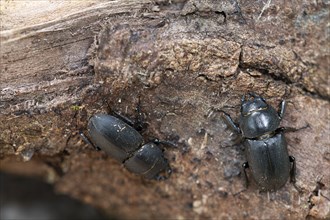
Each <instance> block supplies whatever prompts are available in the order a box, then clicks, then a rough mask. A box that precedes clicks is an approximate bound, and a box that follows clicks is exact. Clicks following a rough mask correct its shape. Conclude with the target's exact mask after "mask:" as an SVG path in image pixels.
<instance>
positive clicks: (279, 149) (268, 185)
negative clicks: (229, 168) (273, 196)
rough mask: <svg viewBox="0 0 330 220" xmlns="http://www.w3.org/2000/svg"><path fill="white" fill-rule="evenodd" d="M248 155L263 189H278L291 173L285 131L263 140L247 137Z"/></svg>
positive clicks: (255, 175) (255, 178)
mask: <svg viewBox="0 0 330 220" xmlns="http://www.w3.org/2000/svg"><path fill="white" fill-rule="evenodd" d="M244 145H245V147H246V149H245V150H246V157H247V161H248V163H249V167H250V169H251V173H252V176H253V179H254V180H255V181H256V183H257V184H258V185H259V187H260V189H261V190H277V189H278V188H280V187H281V186H283V185H284V184H285V183H286V181H287V179H288V178H289V173H290V160H289V154H288V150H287V144H286V141H285V137H284V134H283V133H278V134H276V135H274V136H273V137H270V138H267V139H263V140H251V139H246V140H245V141H244Z"/></svg>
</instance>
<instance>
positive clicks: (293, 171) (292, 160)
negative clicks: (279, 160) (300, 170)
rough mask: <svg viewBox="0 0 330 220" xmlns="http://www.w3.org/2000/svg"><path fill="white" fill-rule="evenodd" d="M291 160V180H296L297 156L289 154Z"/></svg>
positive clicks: (293, 181)
mask: <svg viewBox="0 0 330 220" xmlns="http://www.w3.org/2000/svg"><path fill="white" fill-rule="evenodd" d="M289 160H290V162H291V163H292V166H291V170H290V182H291V183H295V182H296V158H294V157H293V156H289Z"/></svg>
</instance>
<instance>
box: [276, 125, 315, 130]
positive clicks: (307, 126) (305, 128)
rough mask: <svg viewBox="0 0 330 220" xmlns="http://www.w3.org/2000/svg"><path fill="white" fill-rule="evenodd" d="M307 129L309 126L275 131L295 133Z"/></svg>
mask: <svg viewBox="0 0 330 220" xmlns="http://www.w3.org/2000/svg"><path fill="white" fill-rule="evenodd" d="M309 127H310V125H309V124H307V125H305V126H304V127H301V128H292V127H280V128H278V129H277V130H278V131H280V132H296V131H300V130H302V129H306V128H309Z"/></svg>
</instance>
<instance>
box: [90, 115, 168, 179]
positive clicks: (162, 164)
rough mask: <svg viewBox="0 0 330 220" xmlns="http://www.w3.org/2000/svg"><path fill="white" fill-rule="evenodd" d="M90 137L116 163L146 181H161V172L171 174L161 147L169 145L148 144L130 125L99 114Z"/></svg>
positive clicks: (94, 120)
mask: <svg viewBox="0 0 330 220" xmlns="http://www.w3.org/2000/svg"><path fill="white" fill-rule="evenodd" d="M88 132H89V136H90V137H91V139H92V142H93V143H94V144H95V145H96V146H97V147H100V148H101V149H102V150H104V151H105V152H106V153H107V154H109V155H110V156H111V157H113V158H114V159H116V160H118V161H119V162H121V163H123V164H124V166H125V167H126V168H127V169H128V170H129V171H131V172H133V173H136V174H140V175H142V176H144V177H145V178H147V179H152V178H156V179H160V178H165V176H159V173H160V172H162V171H165V170H166V171H167V172H168V173H170V172H171V168H170V167H169V164H168V161H167V159H166V158H165V157H164V154H163V151H162V149H160V147H159V146H158V145H159V144H160V143H163V144H164V143H165V144H167V143H168V142H165V141H163V142H162V141H159V140H157V139H155V140H154V141H152V142H149V143H145V144H144V141H143V138H142V136H141V134H140V133H139V132H138V131H137V130H136V129H135V128H133V127H132V126H130V125H129V124H128V123H126V122H124V121H123V120H121V119H119V118H117V117H114V116H112V115H106V114H97V115H94V116H92V117H91V118H90V120H89V123H88Z"/></svg>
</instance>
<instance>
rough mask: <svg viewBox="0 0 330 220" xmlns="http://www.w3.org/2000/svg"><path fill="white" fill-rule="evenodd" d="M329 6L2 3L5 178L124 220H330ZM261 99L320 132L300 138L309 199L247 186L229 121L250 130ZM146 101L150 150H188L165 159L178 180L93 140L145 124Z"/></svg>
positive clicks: (292, 138)
mask: <svg viewBox="0 0 330 220" xmlns="http://www.w3.org/2000/svg"><path fill="white" fill-rule="evenodd" d="M328 4H329V3H327V1H316V2H313V3H306V2H305V1H301V2H300V1H294V2H287V1H276V2H274V1H267V2H251V1H234V0H227V1H211V0H205V1H204V0H190V1H184V0H181V1H180V0H177V1H128V0H121V1H94V2H83V3H81V2H80V1H72V2H70V1H68V2H65V3H62V4H60V3H58V2H47V4H46V3H45V2H42V1H36V2H33V3H32V2H24V1H22V2H18V1H8V2H4V3H2V5H1V21H2V22H1V33H0V40H1V64H0V71H1V72H0V131H1V133H0V157H1V170H2V171H5V172H12V173H17V174H24V175H28V176H38V177H41V178H43V179H45V180H47V181H48V182H50V183H52V184H53V185H54V186H55V188H56V190H57V192H60V193H64V194H68V195H70V196H72V197H75V198H77V199H79V200H81V201H83V202H85V203H88V204H91V205H93V206H95V207H97V208H100V209H101V210H103V211H105V212H106V213H107V214H109V215H111V216H115V217H117V218H124V219H126V218H127V219H129V218H139V219H142V218H146V219H151V218H170V219H185V218H188V219H191V218H196V219H204V218H213V219H215V218H217V219H222V218H224V219H227V218H233V219H243V218H248V219H280V218H281V219H302V218H309V219H311V218H321V219H322V218H329V215H330V210H329V207H330V201H329V198H330V190H329V187H330V174H329V163H330V149H329V148H330V144H329V143H330V141H329V107H330V105H329V98H330V91H329V80H328V74H329V72H328V63H329V47H328V46H327V42H328V40H329V39H328V35H327V31H326V30H327V28H328V27H327V22H328V21H327V20H328V16H329V10H328V8H329V7H328V6H329V5H328ZM36 8H38V10H37V11H35V13H32V11H33V10H35V9H36ZM32 9H33V10H32ZM14 10H15V13H13V11H14ZM249 91H254V92H256V93H258V94H260V95H262V96H263V97H265V98H266V99H267V101H268V102H269V103H270V104H272V105H273V106H276V105H278V103H279V102H280V101H281V100H282V99H286V100H287V101H288V103H289V104H288V108H287V111H286V114H285V116H284V119H283V121H282V126H288V127H295V128H299V127H303V126H305V125H307V124H308V125H309V128H306V129H302V130H299V131H297V132H293V133H288V134H286V137H287V141H288V145H289V153H290V155H294V156H295V158H296V160H297V168H298V173H297V186H298V187H299V188H301V189H302V192H298V191H297V190H296V189H295V187H293V185H291V184H289V183H287V184H286V185H285V186H284V187H283V188H281V189H280V190H278V191H277V192H271V193H259V192H258V189H257V187H256V186H255V185H254V184H252V185H251V186H250V187H249V188H248V189H245V187H244V180H243V175H242V171H241V164H242V163H243V162H244V161H245V156H244V149H243V147H242V145H241V144H239V143H236V142H235V134H234V133H233V132H232V131H231V130H230V129H228V128H227V126H226V124H225V122H224V121H223V119H222V118H221V112H219V111H218V110H224V111H226V112H227V113H229V114H230V115H231V116H232V117H233V118H234V119H237V118H238V115H239V105H240V98H241V96H242V95H243V94H246V93H247V92H249ZM139 100H140V102H141V110H142V112H143V118H144V120H145V121H146V122H147V123H148V127H147V129H146V130H145V131H144V132H143V136H144V138H145V140H150V139H152V138H156V137H157V138H160V139H164V140H170V141H173V142H175V143H176V144H177V145H178V148H177V149H166V150H165V155H166V157H167V158H168V160H169V162H170V164H171V166H172V168H173V174H172V176H171V177H170V178H169V179H168V180H166V181H162V182H157V181H147V180H144V179H142V178H141V177H139V176H136V175H134V174H132V173H129V172H128V171H127V170H125V169H124V168H123V167H122V166H121V164H118V162H116V161H115V160H114V159H112V158H110V157H108V156H106V155H105V153H104V152H97V151H94V149H93V148H92V147H91V146H89V145H88V144H86V143H85V142H84V141H83V139H82V138H81V136H80V135H79V133H80V132H83V133H85V134H86V135H88V134H87V131H86V125H87V122H88V118H89V117H90V116H92V115H93V114H95V113H99V112H104V113H105V112H109V108H111V110H114V111H117V112H119V113H121V114H123V115H126V116H127V117H130V118H134V117H135V107H136V105H137V104H138V102H139Z"/></svg>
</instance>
